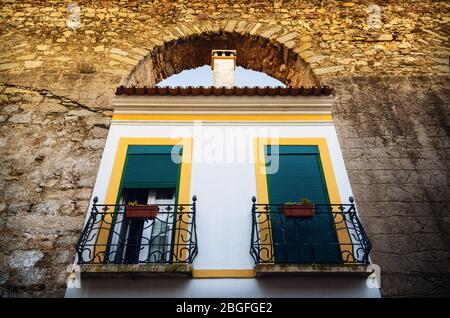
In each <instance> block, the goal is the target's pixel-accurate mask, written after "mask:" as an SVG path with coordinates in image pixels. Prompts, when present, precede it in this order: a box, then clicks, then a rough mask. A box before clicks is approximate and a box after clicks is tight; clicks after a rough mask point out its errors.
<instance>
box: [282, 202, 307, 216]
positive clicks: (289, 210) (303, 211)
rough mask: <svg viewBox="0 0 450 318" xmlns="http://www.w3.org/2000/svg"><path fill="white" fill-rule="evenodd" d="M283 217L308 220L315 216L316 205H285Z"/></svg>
mask: <svg viewBox="0 0 450 318" xmlns="http://www.w3.org/2000/svg"><path fill="white" fill-rule="evenodd" d="M283 215H284V216H285V217H287V218H289V217H293V218H308V217H313V216H314V204H294V205H283Z"/></svg>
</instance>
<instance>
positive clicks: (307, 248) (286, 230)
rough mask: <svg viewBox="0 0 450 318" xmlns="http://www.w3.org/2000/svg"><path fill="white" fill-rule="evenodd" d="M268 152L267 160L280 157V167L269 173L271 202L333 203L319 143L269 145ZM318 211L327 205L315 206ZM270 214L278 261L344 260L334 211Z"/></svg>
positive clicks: (326, 261)
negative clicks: (302, 216)
mask: <svg viewBox="0 0 450 318" xmlns="http://www.w3.org/2000/svg"><path fill="white" fill-rule="evenodd" d="M265 155H266V163H269V162H271V164H273V163H274V161H275V158H274V157H273V156H276V155H278V158H279V162H278V164H279V167H278V171H277V172H276V173H273V174H267V186H268V192H269V203H271V204H280V205H281V204H284V203H286V202H298V201H299V199H300V198H309V199H310V200H312V201H313V202H314V203H315V204H326V205H327V204H329V203H330V202H329V198H328V192H327V187H326V183H325V179H324V176H323V171H322V165H321V161H320V153H319V149H318V147H317V146H278V147H272V146H266V148H265ZM277 211H278V209H277ZM316 211H328V207H327V206H325V207H320V206H316ZM280 212H281V210H280ZM270 218H271V224H272V238H273V243H274V251H275V261H276V262H277V263H339V262H341V259H342V258H341V256H340V250H339V245H338V239H337V235H336V231H335V227H334V220H333V217H332V214H331V213H322V214H319V213H316V215H315V216H314V217H313V218H312V219H310V220H295V219H287V218H285V217H284V216H283V215H282V214H278V213H274V214H271V215H270Z"/></svg>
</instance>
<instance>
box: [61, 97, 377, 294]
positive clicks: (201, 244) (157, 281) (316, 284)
mask: <svg viewBox="0 0 450 318" xmlns="http://www.w3.org/2000/svg"><path fill="white" fill-rule="evenodd" d="M232 98H235V99H236V98H237V99H238V102H239V103H241V104H245V102H244V101H246V100H249V98H247V97H242V98H241V99H240V100H239V98H238V97H232ZM283 98H286V99H285V100H283ZM168 99H170V97H164V98H161V100H162V101H161V104H158V102H155V101H152V100H151V98H147V100H146V99H145V97H140V98H135V97H124V98H118V99H117V100H116V112H115V115H119V116H116V117H114V118H113V121H112V124H111V127H110V130H109V134H108V138H107V141H106V145H105V149H104V154H103V157H102V160H101V164H100V167H99V172H98V177H97V180H96V183H95V187H94V190H93V196H97V197H98V198H99V202H103V201H104V200H105V198H106V196H107V191H108V186H109V184H110V182H111V174H112V171H113V166H114V161H115V155H116V153H117V150H118V145H119V141H120V140H121V138H155V139H156V138H180V137H183V138H190V139H191V140H192V166H191V178H190V196H189V197H192V196H193V195H196V196H197V198H198V201H197V215H196V219H197V221H196V222H197V236H198V248H199V250H198V255H197V257H196V258H195V260H194V262H193V269H194V271H193V276H194V277H193V278H179V277H178V278H175V277H173V278H170V277H169V278H162V277H160V278H140V279H125V278H117V279H114V278H103V279H84V278H83V276H82V277H81V284H82V287H81V288H70V289H67V293H66V297H114V296H117V297H123V296H124V297H380V294H379V291H378V289H373V288H369V287H367V285H366V278H365V277H348V276H341V277H337V276H333V277H321V276H320V275H316V276H314V277H270V278H269V277H258V278H255V277H241V278H233V277H230V273H233V272H236V273H240V272H246V271H247V272H252V271H254V267H255V264H254V261H253V259H252V257H251V255H250V253H249V247H250V240H251V228H252V222H251V213H250V212H251V206H252V201H251V198H252V196H257V181H256V179H257V177H256V166H255V164H256V163H255V159H256V158H255V151H254V149H255V143H256V142H257V140H258V139H257V138H267V137H271V138H279V139H311V138H314V139H323V140H325V141H326V145H327V147H328V152H329V155H330V158H331V164H332V168H333V171H334V176H335V180H336V182H337V187H338V192H339V196H340V200H341V203H348V199H349V197H350V196H352V190H351V186H350V182H349V179H348V176H347V172H346V168H345V164H344V161H343V157H342V153H341V150H340V146H339V141H338V139H337V135H336V131H335V128H334V125H333V122H332V121H331V120H327V119H324V118H325V117H324V116H326V115H328V114H329V106H330V105H331V99H329V98H323V97H320V98H316V97H298V98H297V99H292V98H290V97H281V98H279V99H281V102H279V99H274V98H272V99H270V97H269V99H268V98H265V97H263V98H258V99H254V100H256V101H252V102H251V103H250V102H249V103H248V105H247V106H245V105H241V107H240V111H238V112H236V111H230V108H229V107H228V106H229V105H230V104H233V105H234V104H235V103H236V100H233V101H232V102H231V99H228V100H227V99H226V98H225V99H224V98H219V97H214V96H212V97H211V98H207V99H205V98H198V99H195V98H186V99H185V100H186V101H185V102H183V100H181V99H180V98H178V97H174V98H172V99H171V102H170V103H169V104H171V103H172V104H173V105H177V106H173V108H172V109H174V112H177V113H174V114H173V115H174V116H175V117H173V118H172V119H169V120H168V119H162V120H155V119H153V117H152V116H153V115H154V114H155V113H156V112H157V111H159V109H158V108H159V107H161V106H162V105H164V106H166V107H167V108H166V109H167V110H168V111H169V112H170V109H171V107H170V106H167V105H165V102H163V101H164V100H168ZM288 101H290V103H291V104H290V106H287V104H289V102H288ZM279 103H281V104H279ZM327 107H328V111H326V110H324V109H326V108H327ZM155 108H156V109H157V110H155ZM246 108H247V109H248V110H246V111H245V113H244V114H243V113H242V109H244V110H245V109H246ZM180 109H182V110H180ZM187 109H189V110H187ZM225 109H227V110H225ZM276 109H279V110H281V109H283V111H278V112H277V111H276ZM187 114H189V115H193V114H195V115H196V116H197V118H198V119H199V120H191V119H190V118H187V117H186V116H185V115H187ZM280 114H282V115H290V116H292V119H291V120H286V119H285V117H277V116H279V115H280ZM244 115H245V116H248V117H242V116H244ZM263 115H264V116H266V117H261V116H263ZM120 116H122V117H120ZM127 116H128V117H127ZM139 116H140V117H139ZM146 116H147V117H146ZM176 116H178V118H177V117H176ZM183 116H184V117H183ZM214 116H216V117H214ZM233 116H236V117H233ZM239 116H241V117H239ZM302 116H304V117H302ZM314 116H316V117H314ZM162 118H164V116H162ZM278 118H279V119H278ZM196 273H198V274H197V275H196ZM208 273H213V275H212V276H211V277H209V278H208ZM220 273H225V274H224V276H223V277H220V275H221V274H220ZM213 276H214V277H215V278H213ZM231 276H232V274H231ZM238 276H239V275H238ZM197 277H204V278H197Z"/></svg>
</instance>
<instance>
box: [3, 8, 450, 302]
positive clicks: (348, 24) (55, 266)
mask: <svg viewBox="0 0 450 318" xmlns="http://www.w3.org/2000/svg"><path fill="white" fill-rule="evenodd" d="M369 4H370V2H368V1H358V2H342V1H331V0H330V1H312V0H310V1H294V0H292V1H274V2H272V1H266V0H259V1H223V0H221V1H216V0H207V1H189V2H188V1H169V0H165V1H158V0H155V1H106V0H103V1H78V5H79V7H80V9H81V11H80V21H81V25H80V26H79V27H78V28H74V29H71V28H68V26H67V19H68V17H69V16H70V14H72V13H73V12H72V13H70V12H68V11H67V6H66V5H67V3H62V2H60V1H56V0H55V1H37V0H35V1H31V0H30V1H23V2H20V3H19V2H16V1H12V0H11V1H8V0H3V1H2V7H1V8H0V19H1V23H2V28H1V29H0V43H1V44H0V83H2V84H1V85H0V125H1V126H0V155H1V157H2V161H1V171H0V231H1V233H2V236H1V237H0V242H1V244H2V247H3V248H2V250H1V251H0V269H1V270H0V290H1V295H2V296H62V295H63V294H64V288H65V285H64V275H65V268H66V266H67V265H68V264H70V262H71V261H72V259H73V256H74V249H73V245H74V244H75V242H76V240H77V237H78V234H79V231H80V230H81V227H82V223H83V219H84V218H83V214H84V213H85V212H86V206H87V200H88V199H89V197H90V194H91V190H92V186H93V183H94V181H95V180H94V179H95V176H96V173H97V169H98V165H99V160H100V158H101V152H102V147H103V144H104V139H105V137H106V133H107V128H108V124H109V120H110V116H111V110H112V98H113V93H114V89H115V87H116V86H117V85H119V84H121V83H129V84H139V83H146V84H153V83H156V82H158V81H160V80H161V79H163V78H165V77H167V76H170V75H171V74H173V73H176V72H179V71H180V70H182V69H183V68H189V67H195V66H201V65H203V64H205V63H207V60H208V56H207V50H206V49H204V50H199V51H198V52H196V53H192V55H191V56H190V55H189V52H191V51H192V50H194V49H195V47H196V46H202V47H203V46H205V47H206V48H208V46H207V45H212V44H211V42H214V45H223V46H224V47H225V46H238V48H239V51H238V56H240V58H239V59H238V64H240V65H244V66H247V67H250V68H252V69H256V70H260V71H264V72H266V73H268V74H269V75H271V76H273V77H275V78H278V79H280V80H281V81H283V82H285V83H287V84H290V85H306V86H307V85H311V84H316V83H319V82H320V83H327V84H331V85H333V86H334V87H335V88H336V90H335V98H336V103H335V108H334V116H335V121H336V126H337V130H338V137H339V139H340V141H341V146H342V148H343V153H344V156H345V160H346V164H347V168H348V170H349V175H350V181H351V184H352V188H353V191H354V193H355V196H356V202H357V204H358V207H359V209H360V212H361V214H362V220H363V222H364V225H365V227H366V228H367V229H368V232H369V235H370V237H371V239H372V241H373V244H374V250H373V260H374V262H375V263H377V264H380V266H381V268H382V294H383V295H384V296H391V297H397V296H416V295H427V296H429V295H433V296H438V295H447V296H448V295H450V291H449V286H450V282H449V275H450V274H449V268H450V264H449V253H448V251H449V241H450V239H449V234H448V231H449V227H450V226H449V225H450V224H449V212H448V211H449V210H450V209H449V206H448V200H449V199H448V198H449V197H450V195H449V194H450V191H449V181H450V177H449V157H448V156H449V152H448V149H449V126H448V123H449V122H450V120H449V119H450V118H449V114H450V112H449V91H448V87H449V83H448V82H449V76H448V75H449V66H448V62H449V51H450V50H449V41H448V35H449V26H448V23H449V21H450V19H449V14H448V12H449V4H448V2H446V1H420V2H419V1H417V2H416V1H384V2H383V4H382V5H380V7H381V28H380V29H376V28H375V29H374V28H372V29H368V25H367V18H368V12H367V10H368V5H369ZM208 43H209V44H208ZM189 58H191V59H190V60H188V59H189Z"/></svg>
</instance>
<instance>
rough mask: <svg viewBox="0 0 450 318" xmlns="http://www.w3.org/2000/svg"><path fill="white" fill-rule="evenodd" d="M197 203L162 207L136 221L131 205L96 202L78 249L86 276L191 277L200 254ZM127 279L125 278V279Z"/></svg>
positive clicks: (194, 198) (161, 205) (79, 258)
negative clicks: (129, 211)
mask: <svg viewBox="0 0 450 318" xmlns="http://www.w3.org/2000/svg"><path fill="white" fill-rule="evenodd" d="M196 200H197V198H196V197H195V196H194V197H193V201H192V204H158V205H157V209H158V213H157V215H156V217H155V218H151V219H148V218H147V219H143V218H132V217H129V216H130V215H129V214H128V215H127V213H126V211H127V206H125V205H111V204H98V199H97V198H94V203H93V205H92V210H91V213H90V215H89V218H88V220H87V221H86V223H85V225H84V228H83V230H82V232H81V236H80V238H79V240H78V243H77V245H76V251H77V258H78V264H79V265H80V267H81V271H82V272H83V273H89V274H93V275H94V274H95V275H100V274H106V275H100V276H109V275H107V274H111V273H114V276H115V277H117V276H120V275H118V274H123V275H125V274H130V273H132V274H133V275H134V274H136V273H140V274H150V275H152V274H156V275H158V276H164V274H169V275H172V276H173V275H174V274H182V275H186V274H187V275H191V272H192V261H193V260H194V258H195V257H196V255H197V252H198V249H197V233H196V224H195V214H196ZM125 276H126V275H125Z"/></svg>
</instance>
